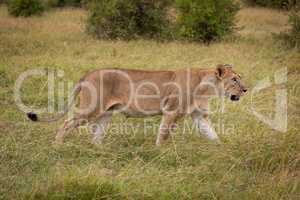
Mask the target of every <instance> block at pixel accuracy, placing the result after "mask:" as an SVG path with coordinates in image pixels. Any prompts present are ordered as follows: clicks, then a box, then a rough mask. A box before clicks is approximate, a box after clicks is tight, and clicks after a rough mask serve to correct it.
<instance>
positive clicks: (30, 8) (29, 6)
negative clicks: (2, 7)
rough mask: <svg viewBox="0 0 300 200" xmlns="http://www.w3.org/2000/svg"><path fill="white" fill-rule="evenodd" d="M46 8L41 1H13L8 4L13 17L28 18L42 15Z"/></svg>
mask: <svg viewBox="0 0 300 200" xmlns="http://www.w3.org/2000/svg"><path fill="white" fill-rule="evenodd" d="M43 11H44V6H43V4H42V2H41V1H40V0H11V1H9V2H8V12H9V13H10V14H11V15H13V16H16V17H18V16H23V17H28V16H31V15H37V14H41V13H42V12H43Z"/></svg>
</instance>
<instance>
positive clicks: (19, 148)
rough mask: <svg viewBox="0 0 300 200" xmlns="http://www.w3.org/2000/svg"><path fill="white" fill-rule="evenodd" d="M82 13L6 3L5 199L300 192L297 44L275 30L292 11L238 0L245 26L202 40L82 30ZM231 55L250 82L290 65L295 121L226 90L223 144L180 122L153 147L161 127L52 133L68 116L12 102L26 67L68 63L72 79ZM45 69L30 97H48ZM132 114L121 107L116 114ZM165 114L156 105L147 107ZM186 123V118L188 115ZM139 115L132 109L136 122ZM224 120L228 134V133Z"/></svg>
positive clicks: (264, 102) (2, 27)
mask: <svg viewBox="0 0 300 200" xmlns="http://www.w3.org/2000/svg"><path fill="white" fill-rule="evenodd" d="M85 17H86V13H85V11H84V10H79V9H59V10H53V11H49V12H47V13H45V14H44V15H43V16H41V17H32V18H26V19H22V18H20V19H16V18H12V17H10V16H8V14H7V11H6V8H5V7H1V8H0V130H1V131H0V199H122V200H123V199H172V200H173V199H251V200H252V199H272V200H273V199H298V197H299V195H300V144H299V142H300V135H299V128H300V126H299V120H300V113H299V107H300V100H299V99H300V98H299V97H300V90H299V89H300V88H299V87H300V81H299V72H300V56H299V52H297V51H296V50H288V49H285V48H284V47H283V46H281V44H280V42H279V41H276V39H275V38H274V37H272V34H273V33H278V32H280V31H282V30H285V29H286V23H287V21H286V20H287V14H286V13H282V12H279V11H274V10H266V9H256V8H255V9H249V8H248V9H243V10H242V11H241V12H240V13H239V15H238V19H239V25H240V26H243V27H244V28H243V29H242V30H241V31H240V33H239V35H238V36H235V37H232V38H228V39H226V40H225V41H224V42H221V43H216V44H212V45H210V46H205V45H202V44H198V43H184V42H167V43H158V42H155V41H149V40H138V41H130V42H125V41H98V40H95V39H93V38H91V37H90V36H88V35H86V33H85V32H84V20H85ZM218 63H232V64H234V66H235V68H236V70H237V71H239V72H240V73H241V74H242V75H243V79H244V80H245V82H246V83H247V85H248V86H249V88H250V91H251V88H253V87H254V86H255V85H256V83H257V82H258V81H259V80H261V79H264V78H266V77H270V79H271V80H273V79H274V78H273V75H274V72H275V71H276V70H278V69H281V68H282V67H287V68H288V82H287V84H286V86H285V87H286V88H287V92H288V130H287V132H285V133H281V132H278V131H275V130H272V129H271V128H270V127H269V126H267V125H265V124H264V123H262V122H260V121H259V120H258V119H257V118H256V117H255V116H254V115H253V114H252V113H251V112H249V110H248V109H249V108H250V106H251V95H250V93H249V94H248V95H246V96H245V97H244V98H243V99H242V100H241V101H240V102H238V103H232V102H229V101H226V109H225V113H223V114H219V113H215V114H213V115H212V121H213V122H214V123H215V124H217V122H218V121H219V120H222V121H223V122H224V124H225V130H224V131H221V130H219V129H218V128H217V131H218V133H220V137H221V140H222V144H220V145H216V144H214V143H212V142H210V141H208V140H207V139H206V138H204V137H199V136H198V135H197V134H196V133H195V132H194V131H188V132H185V134H184V133H183V127H182V125H183V122H180V125H181V126H180V128H179V130H178V131H177V133H176V134H175V135H174V136H173V137H172V139H171V140H170V141H169V143H168V144H166V145H165V146H163V147H161V148H157V147H156V146H155V145H154V143H155V137H156V132H157V130H155V131H149V133H148V134H147V135H144V134H143V129H142V128H138V129H136V130H134V131H132V132H131V133H128V134H127V135H121V134H118V133H119V132H118V130H116V129H113V130H111V131H110V132H109V134H107V135H106V137H105V140H104V144H103V145H100V146H95V145H92V144H91V142H90V141H91V140H90V139H91V138H90V136H89V135H87V134H84V133H82V134H78V132H76V131H74V133H73V134H72V135H71V136H70V137H68V138H67V140H66V143H65V144H64V145H62V146H54V145H52V141H53V140H54V137H55V132H56V130H57V128H58V127H59V126H61V124H62V122H58V123H52V124H45V123H31V122H29V121H28V120H27V119H26V117H25V115H24V113H22V112H21V111H19V110H18V108H17V106H16V105H15V103H14V98H13V87H14V83H15V80H16V78H17V77H18V75H19V74H21V73H22V72H23V71H25V70H27V69H32V68H47V69H61V70H64V71H65V77H64V78H65V79H66V80H73V81H77V80H79V78H80V77H81V76H82V75H83V74H84V73H85V72H87V71H90V70H92V69H95V68H104V67H122V68H135V69H138V68H141V69H151V70H158V69H178V68H184V67H208V66H215V65H216V64H218ZM44 81H45V80H43V79H35V81H28V82H26V84H25V87H24V89H23V90H24V95H23V98H24V101H25V102H27V103H33V104H35V105H45V104H46V102H47V96H46V93H45V91H44V90H41V89H40V88H41V87H42V86H43V85H44ZM275 89H276V88H275V87H272V88H270V89H268V90H267V91H263V92H261V93H260V94H259V95H256V96H255V97H254V99H253V100H254V101H253V104H254V106H255V108H256V109H257V110H259V111H261V112H263V113H269V114H272V113H273V110H274V91H275ZM124 120H126V119H125V118H124V117H123V116H118V115H116V116H115V117H114V122H121V121H124ZM150 120H152V121H151V122H152V123H153V124H155V125H158V123H159V120H160V117H155V118H151V119H150ZM187 120H188V121H187V122H188V123H190V121H189V119H187ZM142 121H143V120H142V119H128V122H130V123H132V124H141V123H142ZM222 132H223V134H221V133H222Z"/></svg>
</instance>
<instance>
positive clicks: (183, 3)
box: [176, 0, 239, 42]
mask: <svg viewBox="0 0 300 200" xmlns="http://www.w3.org/2000/svg"><path fill="white" fill-rule="evenodd" d="M176 7H177V9H178V19H177V21H178V22H177V23H178V29H179V30H178V31H179V32H178V34H179V37H183V38H187V39H190V40H196V41H203V42H211V41H214V40H218V39H221V38H222V37H224V36H225V35H227V34H230V33H232V32H233V30H234V27H235V23H234V18H235V15H236V13H237V11H238V8H239V6H238V4H236V3H235V1H234V0H218V1H217V0H201V1H199V0H176Z"/></svg>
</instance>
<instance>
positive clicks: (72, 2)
mask: <svg viewBox="0 0 300 200" xmlns="http://www.w3.org/2000/svg"><path fill="white" fill-rule="evenodd" d="M83 2H84V0H47V4H48V5H49V6H50V7H65V6H73V7H81V6H82V4H83Z"/></svg>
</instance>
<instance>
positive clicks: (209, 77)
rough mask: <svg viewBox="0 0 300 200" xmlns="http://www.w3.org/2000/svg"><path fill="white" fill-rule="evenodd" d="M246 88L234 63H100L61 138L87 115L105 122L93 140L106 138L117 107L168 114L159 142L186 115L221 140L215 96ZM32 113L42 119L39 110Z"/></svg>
mask: <svg viewBox="0 0 300 200" xmlns="http://www.w3.org/2000/svg"><path fill="white" fill-rule="evenodd" d="M246 91H247V89H246V87H245V85H244V84H243V82H242V81H241V77H240V76H239V75H238V74H237V73H235V72H234V71H233V69H232V67H231V66H230V65H223V64H221V65H218V66H217V67H216V68H215V69H180V70H176V71H143V70H130V69H99V70H96V71H93V72H90V73H88V74H87V75H85V76H84V77H83V78H82V79H81V80H80V82H79V84H78V86H77V87H76V88H75V90H74V95H73V98H72V99H73V101H72V102H71V103H70V105H68V106H67V107H66V110H65V112H64V113H63V114H62V115H60V116H59V117H58V118H57V119H59V118H60V117H62V116H63V115H64V114H65V113H66V112H68V111H69V108H70V106H71V104H73V102H74V99H75V97H76V96H77V95H78V94H79V98H80V101H79V109H77V111H75V117H74V118H72V119H70V120H67V121H65V123H64V126H63V127H62V128H61V129H59V131H58V133H57V135H56V138H55V141H56V142H57V143H63V140H64V137H65V136H66V134H67V133H69V132H70V131H71V130H73V129H74V128H76V127H78V126H80V125H81V124H82V122H83V121H87V122H89V123H96V124H98V125H99V126H94V127H93V128H92V132H93V135H94V138H93V142H94V143H101V141H102V139H103V137H104V132H105V129H106V127H107V125H108V124H109V122H110V120H111V117H112V114H113V112H120V113H123V114H125V115H126V116H128V117H145V116H152V115H162V120H161V124H160V128H159V133H158V136H157V139H156V145H161V144H162V143H163V142H164V141H165V140H166V139H167V138H168V137H169V135H170V131H171V130H172V129H173V127H174V125H175V123H176V121H177V120H178V119H179V118H181V117H183V116H186V115H190V116H191V117H192V119H193V121H194V124H195V125H196V126H197V128H198V129H199V130H200V132H201V133H203V134H205V135H206V136H207V137H208V138H209V139H211V140H217V141H218V136H217V134H216V133H215V131H214V130H213V128H212V127H211V125H210V122H209V118H208V100H209V98H210V97H212V96H219V97H221V96H223V95H225V96H226V97H229V98H230V99H231V100H232V101H238V100H239V99H240V97H241V96H242V95H243V94H244V93H245V92H246ZM27 115H28V117H29V118H30V119H31V120H33V121H38V118H37V115H36V114H35V113H28V114H27ZM57 119H53V120H57ZM40 121H43V120H40ZM44 121H47V120H44ZM48 121H51V120H48Z"/></svg>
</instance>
